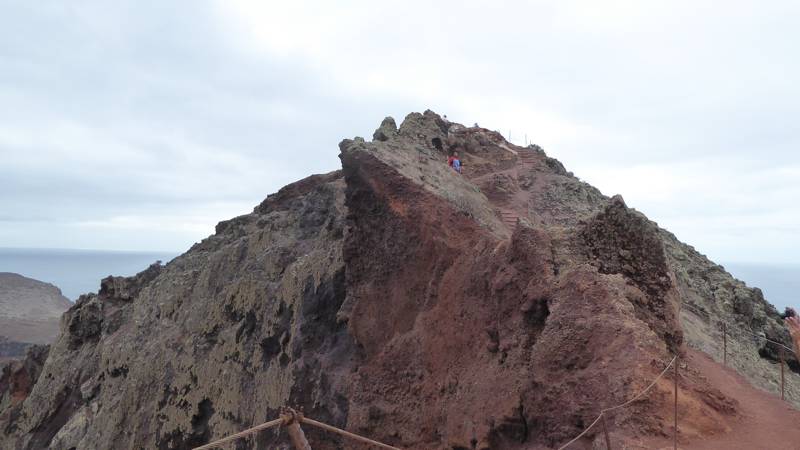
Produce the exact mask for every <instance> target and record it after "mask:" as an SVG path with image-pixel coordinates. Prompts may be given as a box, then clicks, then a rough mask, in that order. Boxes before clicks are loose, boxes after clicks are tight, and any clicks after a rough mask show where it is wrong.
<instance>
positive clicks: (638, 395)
mask: <svg viewBox="0 0 800 450" xmlns="http://www.w3.org/2000/svg"><path fill="white" fill-rule="evenodd" d="M677 361H678V356H677V355H676V356H675V357H673V358H672V360H671V361H670V362H669V363H668V364H667V367H665V368H664V370H662V371H661V373H660V374H658V376H657V377H656V378H655V379H654V380H653V382H652V383H650V385H649V386H647V387H646V388H644V389H643V390H642V391H641V392H639V393H638V394H636V395H635V396H633V398H631V399H630V400H628V401H626V402H625V403H622V404H619V405H617V406H612V407H611V408H605V409H601V410H600V414H599V415H598V416H597V419H594V422H592V423H591V424H590V425H589V426H588V427H586V429H585V430H583V431H582V432H581V434H579V435H577V436H575V437H574V438H572V440H571V441H569V442H567V443H566V444H564V445H562V446H561V447H559V448H558V450H564V449H565V448H567V447H569V446H570V445H572V444H574V443H575V442H576V441H577V440H578V439H580V438H582V437H583V436H585V435H586V433H588V432H589V430H591V429H592V427H593V426H595V425H597V422H600V420H601V419H604V417H605V415H606V414H607V413H609V412H611V411H614V410H617V409H620V408H624V407H626V406H629V405H630V404H632V403H633V402H635V401H636V400H638V399H639V398H641V397H642V396H643V395H644V394H646V393H648V392H649V391H650V389H652V388H653V386H655V385H656V383H657V382H658V380H660V379H661V378H662V377H663V376H664V375H665V374H666V373H667V371H668V370H669V368H670V367H672V366H673V365H675V373H676V375H677V373H678V365H677ZM675 384H676V385H677V384H678V378H677V377H676V378H675ZM676 395H677V394H676ZM603 431H604V434H605V436H606V445H607V446H608V448H609V449H610V448H611V443H610V439H609V436H608V427H607V426H605V421H604V423H603ZM676 435H677V426H676Z"/></svg>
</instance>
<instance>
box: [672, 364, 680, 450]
mask: <svg viewBox="0 0 800 450" xmlns="http://www.w3.org/2000/svg"><path fill="white" fill-rule="evenodd" d="M678 362H679V360H678V357H677V356H676V357H675V415H674V423H675V435H674V440H673V448H674V450H678Z"/></svg>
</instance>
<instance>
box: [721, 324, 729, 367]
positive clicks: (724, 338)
mask: <svg viewBox="0 0 800 450" xmlns="http://www.w3.org/2000/svg"><path fill="white" fill-rule="evenodd" d="M722 364H723V365H726V366H727V365H728V324H726V323H725V322H722Z"/></svg>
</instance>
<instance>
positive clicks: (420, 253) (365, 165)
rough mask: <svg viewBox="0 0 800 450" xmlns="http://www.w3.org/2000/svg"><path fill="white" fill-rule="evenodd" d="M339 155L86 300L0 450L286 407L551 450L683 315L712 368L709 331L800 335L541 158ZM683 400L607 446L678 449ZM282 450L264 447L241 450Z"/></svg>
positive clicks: (19, 405) (379, 148) (22, 402)
mask: <svg viewBox="0 0 800 450" xmlns="http://www.w3.org/2000/svg"><path fill="white" fill-rule="evenodd" d="M339 148H340V152H341V153H340V158H341V162H342V170H340V171H336V172H332V173H329V174H325V175H314V176H311V177H309V178H306V179H304V180H301V181H298V182H296V183H293V184H291V185H288V186H286V187H284V188H283V189H281V190H280V191H279V192H277V193H275V194H273V195H270V196H269V197H267V199H266V200H264V202H262V203H261V204H260V205H258V206H257V207H256V208H255V209H254V211H253V212H252V213H251V214H247V215H244V216H240V217H236V218H234V219H231V220H228V221H224V222H220V223H219V224H218V225H217V229H216V233H215V234H214V235H213V236H210V237H209V238H207V239H205V240H204V241H202V242H201V243H199V244H196V245H195V246H193V247H192V248H191V249H190V250H189V251H188V252H186V253H185V254H183V255H181V256H179V257H178V258H175V259H174V260H173V261H171V262H170V263H169V264H167V265H166V266H163V267H162V266H158V265H154V266H152V267H150V268H149V269H147V270H145V271H144V272H142V273H140V274H139V275H137V276H136V277H130V278H114V277H112V278H108V279H106V280H103V284H102V286H101V289H100V290H99V292H98V293H97V294H87V295H85V296H82V297H81V299H80V300H79V301H78V302H77V304H76V305H75V306H73V307H72V308H71V309H70V310H69V311H68V312H67V313H66V314H65V315H64V317H63V318H62V333H61V336H60V338H59V339H58V341H57V342H56V343H55V344H53V345H52V347H51V348H50V350H49V354H48V356H47V359H46V362H44V363H43V366H42V364H41V362H40V364H39V365H38V366H37V365H36V364H35V361H34V360H33V359H32V358H29V361H27V364H28V366H29V368H28V369H27V371H26V372H25V373H26V374H27V375H26V376H28V377H29V378H30V379H31V383H29V385H27V386H22V387H21V388H19V387H18V388H16V389H15V390H14V392H13V393H10V392H11V390H10V388H7V387H6V385H4V384H2V383H0V389H3V391H4V394H3V395H4V397H3V403H0V408H2V409H0V430H1V431H2V435H1V436H2V437H0V443H3V444H4V446H5V447H11V448H26V449H27V448H31V449H33V448H43V447H48V446H49V447H51V448H59V449H62V448H63V449H69V448H158V449H182V448H190V447H192V446H195V445H199V444H202V443H206V442H208V441H210V440H213V439H215V438H220V437H223V436H225V435H228V434H232V433H234V432H237V431H240V430H241V429H243V428H247V427H250V426H252V425H255V424H258V423H261V422H265V421H267V420H270V419H272V418H274V417H276V415H277V412H278V408H280V407H281V406H282V405H291V406H299V407H302V408H303V409H304V410H305V413H306V414H307V415H308V416H310V417H313V418H315V419H317V420H321V421H324V422H327V423H331V424H333V425H336V426H339V427H342V428H346V429H348V430H352V431H354V432H357V433H360V434H364V435H367V436H370V437H372V438H374V439H378V440H381V441H383V442H387V443H390V444H393V445H396V446H399V447H403V448H410V449H431V448H447V449H471V448H482V449H486V448H508V449H523V448H526V449H535V448H542V449H544V448H550V447H553V446H556V445H558V444H561V443H564V442H565V441H567V440H569V439H570V438H571V437H573V436H574V435H576V434H577V433H579V432H580V431H582V430H583V428H584V427H585V426H586V425H588V423H590V422H591V421H592V420H594V418H595V417H596V415H597V413H598V411H599V409H600V408H602V407H607V406H611V405H614V404H618V403H622V402H624V401H625V400H627V399H628V398H630V397H631V396H632V395H634V394H635V393H636V392H637V391H638V390H640V389H641V388H643V387H644V386H645V385H646V384H647V383H649V381H650V380H651V379H652V378H653V377H654V376H655V375H656V374H657V373H659V372H660V371H661V369H662V368H663V367H664V365H665V363H666V362H668V361H669V360H670V359H671V358H672V356H673V354H674V353H676V352H677V353H679V354H682V352H683V348H684V347H683V346H684V345H685V344H684V333H683V332H682V327H681V324H680V323H679V315H680V316H682V317H683V321H684V322H687V321H689V322H691V324H692V326H691V328H690V330H689V332H688V333H687V337H688V340H689V342H690V343H692V344H694V345H696V346H698V347H702V346H703V345H708V343H710V342H713V339H714V336H713V330H712V329H711V327H713V324H712V323H711V319H710V318H711V317H712V314H710V313H709V311H713V312H714V313H719V314H720V317H731V318H732V319H733V320H739V321H742V322H744V321H748V322H749V323H750V324H753V321H759V323H763V324H769V325H770V326H771V327H772V328H771V329H774V335H775V337H777V338H779V339H784V340H785V338H786V337H787V336H785V335H784V334H782V333H785V330H782V329H781V328H780V325H779V322H778V321H777V320H778V319H777V318H776V317H775V316H776V315H777V313H775V315H772V312H773V311H774V308H773V309H772V310H770V309H769V305H768V304H767V303H766V302H764V301H763V298H753V297H752V295H756V294H754V292H755V291H752V290H749V288H746V287H744V286H743V285H742V286H738V285H736V284H735V283H736V282H735V280H733V279H732V278H730V277H729V276H727V274H725V275H723V274H724V271H722V270H721V269H719V270H717V269H715V267H717V266H714V265H713V264H712V263H710V262H709V261H707V260H705V259H704V257H702V255H699V254H698V253H696V252H694V250H693V249H691V248H689V247H687V246H685V245H684V244H681V243H680V242H678V241H677V240H676V239H675V238H674V236H672V235H670V234H668V233H667V232H665V231H663V230H661V229H659V228H658V226H657V225H656V224H654V223H652V222H650V221H649V220H647V218H645V217H644V216H643V215H642V214H640V213H638V212H636V211H634V210H631V209H629V208H628V207H627V206H626V205H625V203H624V201H622V199H621V198H619V197H615V198H614V199H608V198H607V197H605V196H603V195H602V194H601V193H600V192H599V191H597V190H596V189H594V188H593V187H591V186H589V185H588V184H586V183H583V182H581V181H580V180H579V179H577V178H576V177H574V176H573V175H572V174H571V173H569V172H567V171H566V170H565V169H564V167H563V166H562V165H561V164H560V163H559V162H558V161H556V160H554V159H552V158H549V157H547V156H546V155H545V153H544V152H543V151H542V150H541V149H540V148H538V147H536V146H530V147H526V148H521V147H517V146H515V145H513V144H510V143H508V142H506V141H505V140H504V139H503V138H502V136H500V135H499V134H498V133H495V132H492V131H489V130H486V129H482V128H475V127H473V128H466V127H463V126H461V125H458V124H454V123H450V122H447V121H445V120H443V119H442V118H441V117H439V116H438V115H436V114H435V113H432V112H430V111H426V112H425V113H424V114H419V113H412V114H409V116H408V117H406V119H405V120H404V121H403V123H402V124H401V125H400V127H399V129H398V128H397V126H396V125H395V122H394V120H391V119H390V118H387V119H386V120H384V121H383V123H382V124H381V125H380V127H379V129H378V130H377V131H376V132H375V134H374V137H373V141H371V142H367V141H365V140H363V139H361V138H355V139H353V140H344V141H342V142H341V143H340V145H339ZM453 149H458V150H459V152H460V153H461V155H462V159H463V160H464V165H465V171H464V175H463V176H461V175H458V174H456V173H455V172H454V171H452V170H451V169H450V168H448V167H447V166H446V164H445V163H444V161H445V159H446V155H447V153H448V152H449V151H451V150H453ZM712 275H713V277H716V278H713V277H712ZM725 277H727V278H725ZM719 286H722V287H719ZM727 286H731V289H734V290H736V289H738V291H736V292H737V293H736V294H734V295H733V296H732V297H731V298H733V299H738V300H735V301H732V302H726V300H725V299H727V298H728V297H723V296H722V295H721V294H719V293H720V292H723V291H724V289H727ZM708 290H713V291H714V292H715V294H714V295H710V296H709V295H706V294H707V293H708V292H707V291H708ZM748 295H749V296H751V297H748ZM737 301H738V303H737ZM681 303H684V304H687V303H688V304H689V305H691V307H690V308H683V309H681V308H680V307H679V305H680V304H681ZM747 305H750V306H747ZM679 311H680V314H679ZM704 311H705V313H704ZM734 345H737V346H739V348H737V351H739V352H741V353H742V354H745V353H747V352H749V351H750V350H751V349H750V348H749V347H747V345H754V344H752V343H750V344H748V343H747V342H746V341H745V340H743V339H739V340H736V339H734ZM752 350H754V351H755V352H756V355H757V354H758V349H755V348H753V349H752ZM764 355H765V358H768V357H769V354H768V352H764ZM757 358H758V356H757ZM39 359H40V360H41V359H43V358H42V357H41V355H40V356H39ZM759 359H764V358H759ZM773 373H774V369H773ZM4 376H5V374H4ZM4 379H5V378H4ZM669 392H670V387H669V384H668V383H666V380H665V383H664V384H659V385H658V386H657V387H656V392H655V393H654V394H653V395H652V396H651V397H650V399H651V401H649V402H641V403H636V404H634V405H633V406H632V407H631V408H629V409H626V410H623V411H620V412H619V413H618V414H617V415H616V416H614V417H613V419H612V420H611V425H612V426H613V429H614V430H615V431H614V433H615V438H618V439H635V438H636V437H637V436H660V435H664V434H666V433H668V432H669V430H670V423H671V422H670V420H671V419H670V417H669V414H668V411H669V407H670V406H669V405H670V397H669ZM681 402H682V405H684V406H686V407H687V409H688V410H689V412H687V415H688V416H687V418H686V420H689V421H692V423H694V424H695V425H696V426H694V427H692V428H690V429H687V430H685V431H684V433H686V434H687V435H691V434H698V435H699V434H703V433H712V432H718V431H724V430H725V429H726V426H727V425H726V420H727V419H726V418H728V417H732V416H733V415H735V413H736V405H735V402H732V401H728V400H726V399H725V397H724V396H723V395H722V394H721V393H719V392H718V391H716V390H715V389H713V388H712V387H710V386H708V385H706V383H705V382H704V379H703V377H702V376H700V374H697V373H693V372H691V371H689V372H688V373H687V375H686V396H685V398H682V399H681ZM306 433H307V435H308V436H309V440H310V441H311V444H312V446H313V447H314V448H321V449H334V448H343V447H345V448H353V447H355V446H354V445H353V444H352V443H350V442H348V443H344V442H341V441H340V440H339V439H338V438H336V437H333V436H330V435H325V434H321V433H320V432H318V431H316V430H314V429H308V430H306ZM597 437H598V436H597V435H596V432H595V431H592V432H590V433H589V434H588V435H587V437H586V438H585V439H584V440H583V441H582V442H581V445H584V446H586V445H589V446H591V443H592V441H593V440H595V439H596V438H597ZM286 445H287V444H286V441H285V436H283V435H277V434H275V433H272V432H265V433H261V434H260V435H258V436H257V437H250V438H247V439H243V440H240V441H239V442H238V443H237V444H236V448H241V449H249V448H258V449H266V448H275V447H279V448H285V447H286Z"/></svg>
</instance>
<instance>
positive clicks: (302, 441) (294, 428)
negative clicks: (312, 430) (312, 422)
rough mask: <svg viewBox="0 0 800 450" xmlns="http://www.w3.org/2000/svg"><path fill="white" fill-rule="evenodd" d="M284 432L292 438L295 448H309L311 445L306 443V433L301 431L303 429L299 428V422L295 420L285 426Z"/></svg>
mask: <svg viewBox="0 0 800 450" xmlns="http://www.w3.org/2000/svg"><path fill="white" fill-rule="evenodd" d="M286 432H287V433H289V438H290V439H291V440H292V444H293V445H294V448H295V449H297V450H311V446H310V445H308V441H307V440H306V435H305V433H303V429H302V428H300V424H299V423H298V422H297V421H296V420H295V421H294V422H292V423H290V424H289V426H287V427H286Z"/></svg>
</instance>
